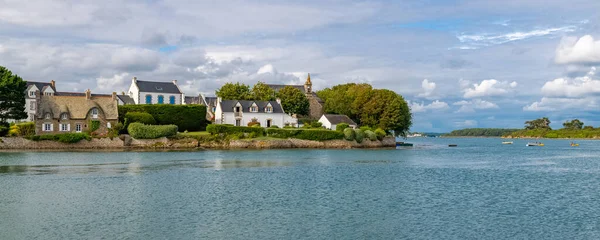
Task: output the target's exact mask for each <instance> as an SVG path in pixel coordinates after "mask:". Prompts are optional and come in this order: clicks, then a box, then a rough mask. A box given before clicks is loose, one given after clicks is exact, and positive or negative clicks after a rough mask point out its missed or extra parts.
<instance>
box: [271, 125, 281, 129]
mask: <svg viewBox="0 0 600 240" xmlns="http://www.w3.org/2000/svg"><path fill="white" fill-rule="evenodd" d="M269 128H279V127H278V126H277V125H271V126H270V127H269Z"/></svg>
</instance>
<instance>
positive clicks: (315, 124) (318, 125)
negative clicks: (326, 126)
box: [310, 122, 323, 128]
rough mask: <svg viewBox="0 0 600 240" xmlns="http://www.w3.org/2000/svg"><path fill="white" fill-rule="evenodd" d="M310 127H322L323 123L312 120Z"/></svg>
mask: <svg viewBox="0 0 600 240" xmlns="http://www.w3.org/2000/svg"><path fill="white" fill-rule="evenodd" d="M310 127H311V128H322V127H323V123H321V122H312V123H311V124H310Z"/></svg>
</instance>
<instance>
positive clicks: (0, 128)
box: [0, 125, 10, 137]
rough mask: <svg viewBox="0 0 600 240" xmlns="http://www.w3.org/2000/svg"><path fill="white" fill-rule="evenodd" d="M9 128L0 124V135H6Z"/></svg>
mask: <svg viewBox="0 0 600 240" xmlns="http://www.w3.org/2000/svg"><path fill="white" fill-rule="evenodd" d="M9 130H10V129H9V127H8V126H4V125H0V137H4V136H6V135H7V134H8V131H9Z"/></svg>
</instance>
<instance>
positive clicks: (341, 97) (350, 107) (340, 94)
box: [317, 83, 412, 136]
mask: <svg viewBox="0 0 600 240" xmlns="http://www.w3.org/2000/svg"><path fill="white" fill-rule="evenodd" d="M317 94H318V96H319V97H320V98H321V99H323V100H324V101H325V105H324V111H325V112H326V113H335V114H345V115H348V117H350V118H351V119H352V120H354V121H355V122H356V123H358V124H360V125H366V126H373V127H377V128H382V129H385V130H392V131H394V134H396V136H406V134H407V133H408V130H409V129H410V126H411V125H412V114H411V113H410V109H409V107H408V104H407V103H406V101H405V100H404V98H403V97H402V96H400V95H399V94H397V93H395V92H393V91H390V90H385V89H373V88H372V87H371V85H369V84H355V83H348V84H342V85H337V86H334V87H332V88H326V89H324V90H321V91H319V92H318V93H317Z"/></svg>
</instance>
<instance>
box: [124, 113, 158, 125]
mask: <svg viewBox="0 0 600 240" xmlns="http://www.w3.org/2000/svg"><path fill="white" fill-rule="evenodd" d="M125 119H127V122H128V123H134V122H137V123H143V124H147V125H155V124H156V120H154V117H153V116H152V115H151V114H150V113H145V112H128V113H127V114H125Z"/></svg>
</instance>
